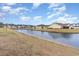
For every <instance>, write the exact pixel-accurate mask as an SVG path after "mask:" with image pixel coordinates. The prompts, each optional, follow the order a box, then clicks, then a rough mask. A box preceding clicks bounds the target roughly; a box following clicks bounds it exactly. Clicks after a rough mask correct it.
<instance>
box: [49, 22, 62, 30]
mask: <svg viewBox="0 0 79 59" xmlns="http://www.w3.org/2000/svg"><path fill="white" fill-rule="evenodd" d="M48 28H49V29H53V28H62V25H61V24H59V23H53V24H51V25H50V26H49V27H48Z"/></svg>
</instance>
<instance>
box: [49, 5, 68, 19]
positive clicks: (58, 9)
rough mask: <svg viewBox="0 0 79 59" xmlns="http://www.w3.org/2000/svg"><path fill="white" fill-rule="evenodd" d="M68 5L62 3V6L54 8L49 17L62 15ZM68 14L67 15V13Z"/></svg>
mask: <svg viewBox="0 0 79 59" xmlns="http://www.w3.org/2000/svg"><path fill="white" fill-rule="evenodd" d="M65 10H66V6H64V5H62V6H61V7H56V8H53V10H52V11H51V12H49V14H48V19H50V18H53V17H54V16H58V15H59V16H60V15H63V14H65ZM66 16H67V15H66Z"/></svg>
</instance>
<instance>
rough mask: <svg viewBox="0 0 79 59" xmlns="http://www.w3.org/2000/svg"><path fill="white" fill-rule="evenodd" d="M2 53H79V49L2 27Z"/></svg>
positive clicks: (0, 41) (0, 31)
mask: <svg viewBox="0 0 79 59" xmlns="http://www.w3.org/2000/svg"><path fill="white" fill-rule="evenodd" d="M0 55H19V56H20V55H23V56H27V55H42V56H44V55H79V50H78V49H74V48H70V47H66V46H63V45H59V44H56V43H54V42H49V41H46V40H41V39H38V38H36V37H32V36H28V35H24V34H20V33H16V32H15V31H13V30H11V29H7V30H6V29H1V28H0Z"/></svg>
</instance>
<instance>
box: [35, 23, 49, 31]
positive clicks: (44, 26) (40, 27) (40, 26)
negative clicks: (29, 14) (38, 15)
mask: <svg viewBox="0 0 79 59" xmlns="http://www.w3.org/2000/svg"><path fill="white" fill-rule="evenodd" d="M48 26H49V25H43V24H41V25H37V26H35V28H36V29H38V30H40V29H47V28H48Z"/></svg>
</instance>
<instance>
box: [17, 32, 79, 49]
mask: <svg viewBox="0 0 79 59" xmlns="http://www.w3.org/2000/svg"><path fill="white" fill-rule="evenodd" d="M18 33H21V32H18ZM21 34H23V35H28V36H30V37H34V38H37V39H40V40H45V41H49V42H52V43H56V44H59V45H63V46H66V47H69V48H73V49H79V48H77V47H73V46H71V45H67V44H64V43H60V42H57V41H55V40H48V39H46V38H42V37H39V36H35V35H31V34H27V33H26V34H25V33H21Z"/></svg>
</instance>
